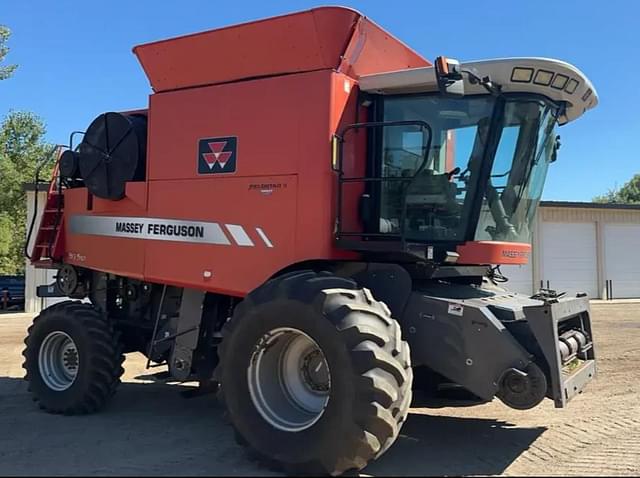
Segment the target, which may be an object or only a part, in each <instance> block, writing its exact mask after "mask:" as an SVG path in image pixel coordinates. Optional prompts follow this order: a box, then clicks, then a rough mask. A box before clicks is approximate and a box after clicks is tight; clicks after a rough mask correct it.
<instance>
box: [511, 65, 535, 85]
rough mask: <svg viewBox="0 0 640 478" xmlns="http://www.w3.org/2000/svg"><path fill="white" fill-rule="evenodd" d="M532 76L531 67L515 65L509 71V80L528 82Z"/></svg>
mask: <svg viewBox="0 0 640 478" xmlns="http://www.w3.org/2000/svg"><path fill="white" fill-rule="evenodd" d="M531 78H533V68H521V67H519V66H516V67H515V68H514V69H513V70H512V71H511V81H514V82H516V83H529V82H530V81H531Z"/></svg>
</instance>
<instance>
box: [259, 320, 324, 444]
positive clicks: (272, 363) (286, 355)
mask: <svg viewBox="0 0 640 478" xmlns="http://www.w3.org/2000/svg"><path fill="white" fill-rule="evenodd" d="M247 372H248V374H247V375H248V381H249V393H250V395H251V399H252V400H253V404H254V405H255V407H256V409H257V410H258V412H259V413H260V415H262V417H263V418H264V419H265V420H266V421H267V422H268V423H270V424H271V425H273V426H274V427H276V428H278V429H280V430H283V431H288V432H297V431H301V430H305V429H307V428H309V427H311V426H312V425H313V424H314V423H316V422H317V421H318V420H319V419H320V417H321V416H322V414H323V413H324V410H325V408H326V406H327V403H328V402H329V394H330V390H331V374H330V371H329V366H328V364H327V360H326V358H325V356H324V353H323V352H322V349H320V347H319V346H318V344H317V343H316V342H315V341H314V340H313V339H312V338H311V337H309V336H308V335H307V334H305V333H304V332H302V331H300V330H297V329H293V328H289V327H283V328H278V329H274V330H272V331H270V332H268V333H266V334H265V335H263V336H262V338H261V339H260V340H259V341H258V343H257V344H256V349H255V351H254V352H253V354H252V355H251V360H250V363H249V368H248V371H247Z"/></svg>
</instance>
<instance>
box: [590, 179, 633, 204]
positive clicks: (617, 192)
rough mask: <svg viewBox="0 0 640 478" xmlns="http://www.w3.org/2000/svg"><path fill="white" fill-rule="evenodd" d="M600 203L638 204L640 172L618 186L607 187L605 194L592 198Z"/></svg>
mask: <svg viewBox="0 0 640 478" xmlns="http://www.w3.org/2000/svg"><path fill="white" fill-rule="evenodd" d="M593 201H594V202H600V203H623V204H640V174H636V175H635V176H634V177H632V178H631V179H630V180H629V181H628V182H626V183H625V184H624V185H623V186H622V187H620V188H613V189H609V191H607V192H606V193H605V194H603V195H601V196H596V197H594V198H593Z"/></svg>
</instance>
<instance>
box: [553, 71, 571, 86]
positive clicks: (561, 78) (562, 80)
mask: <svg viewBox="0 0 640 478" xmlns="http://www.w3.org/2000/svg"><path fill="white" fill-rule="evenodd" d="M567 81H569V77H568V76H565V75H561V74H560V73H558V74H557V75H556V77H555V78H554V79H553V81H552V82H551V88H555V89H556V90H562V89H564V86H565V85H566V84H567Z"/></svg>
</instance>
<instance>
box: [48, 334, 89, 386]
mask: <svg viewBox="0 0 640 478" xmlns="http://www.w3.org/2000/svg"><path fill="white" fill-rule="evenodd" d="M79 365H80V361H79V356H78V349H77V347H76V344H75V342H74V341H73V340H72V339H71V337H69V336H68V335H67V334H65V333H64V332H60V331H56V332H51V333H50V334H49V335H47V336H46V337H45V339H44V340H43V341H42V344H41V345H40V351H39V353H38V367H39V368H40V376H41V377H42V380H43V381H44V383H45V385H46V386H47V387H49V388H50V389H52V390H55V391H56V392H61V391H63V390H66V389H68V388H69V387H70V386H71V385H73V382H74V381H75V379H76V376H77V375H78V367H79Z"/></svg>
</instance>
